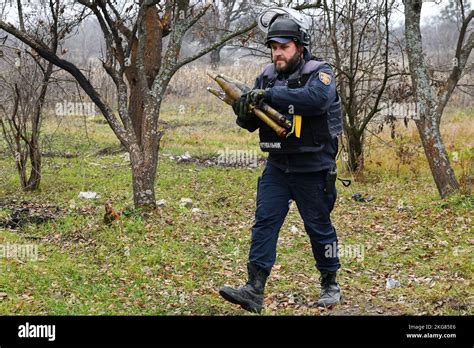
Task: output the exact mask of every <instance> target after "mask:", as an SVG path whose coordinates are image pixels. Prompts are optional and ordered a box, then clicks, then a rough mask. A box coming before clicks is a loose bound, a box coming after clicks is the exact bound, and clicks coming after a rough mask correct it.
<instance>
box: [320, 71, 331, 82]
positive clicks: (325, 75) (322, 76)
mask: <svg viewBox="0 0 474 348" xmlns="http://www.w3.org/2000/svg"><path fill="white" fill-rule="evenodd" d="M319 80H320V81H321V82H322V83H324V84H325V85H326V86H329V84H330V83H331V80H332V78H331V75H329V74H328V73H325V72H322V71H321V72H320V73H319Z"/></svg>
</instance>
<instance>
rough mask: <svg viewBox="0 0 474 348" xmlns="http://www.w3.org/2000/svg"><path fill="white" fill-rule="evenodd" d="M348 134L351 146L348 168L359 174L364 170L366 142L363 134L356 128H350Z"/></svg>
mask: <svg viewBox="0 0 474 348" xmlns="http://www.w3.org/2000/svg"><path fill="white" fill-rule="evenodd" d="M346 134H347V135H346V136H347V141H348V147H349V148H348V149H347V151H348V152H349V153H348V156H349V158H348V162H347V166H348V170H349V171H351V172H352V173H354V175H355V176H358V175H359V173H362V171H363V170H364V142H363V139H362V135H361V134H360V133H359V132H357V131H355V130H350V131H349V132H347V133H346Z"/></svg>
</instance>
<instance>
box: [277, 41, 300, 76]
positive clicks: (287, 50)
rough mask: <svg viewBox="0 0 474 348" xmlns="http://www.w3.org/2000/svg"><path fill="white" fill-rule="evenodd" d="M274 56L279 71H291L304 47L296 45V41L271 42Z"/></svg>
mask: <svg viewBox="0 0 474 348" xmlns="http://www.w3.org/2000/svg"><path fill="white" fill-rule="evenodd" d="M270 47H271V49H272V58H273V62H274V63H275V67H276V70H277V71H278V72H282V73H285V72H289V71H291V70H292V69H293V68H294V66H295V65H296V64H297V63H298V61H299V58H300V57H301V56H302V48H301V47H298V46H296V43H295V42H294V41H290V42H288V43H284V44H281V43H278V42H275V41H272V42H270Z"/></svg>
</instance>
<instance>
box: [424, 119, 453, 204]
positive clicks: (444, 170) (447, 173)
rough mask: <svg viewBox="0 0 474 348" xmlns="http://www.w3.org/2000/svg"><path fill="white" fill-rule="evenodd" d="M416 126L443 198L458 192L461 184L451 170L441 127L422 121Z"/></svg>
mask: <svg viewBox="0 0 474 348" xmlns="http://www.w3.org/2000/svg"><path fill="white" fill-rule="evenodd" d="M416 126H417V128H418V132H419V134H420V138H421V143H422V144H423V149H424V150H425V154H426V158H427V160H428V164H429V166H430V169H431V173H432V175H433V179H434V181H435V183H436V187H437V188H438V192H439V194H440V196H441V198H444V197H446V196H447V195H448V194H450V193H452V192H455V191H458V190H459V183H458V182H457V180H456V176H455V175H454V171H453V169H452V168H451V164H450V162H449V157H448V153H447V152H446V147H445V146H444V144H443V140H442V139H441V134H440V131H439V125H438V124H436V123H435V122H434V123H430V122H422V121H421V120H420V121H416Z"/></svg>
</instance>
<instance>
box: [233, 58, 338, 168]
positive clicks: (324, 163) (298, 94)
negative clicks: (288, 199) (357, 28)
mask: <svg viewBox="0 0 474 348" xmlns="http://www.w3.org/2000/svg"><path fill="white" fill-rule="evenodd" d="M304 59H305V60H306V61H309V60H310V59H311V56H310V54H309V52H308V51H307V50H306V49H305V54H304ZM297 68H298V67H297ZM320 72H325V73H327V74H329V75H330V76H334V73H333V71H332V69H331V67H330V66H329V65H327V64H325V65H323V66H322V67H321V68H320V69H318V70H316V71H315V72H313V73H312V74H311V77H310V78H309V80H308V82H307V83H306V85H305V86H302V87H299V88H288V87H287V86H274V87H271V88H269V89H268V90H267V93H266V95H265V99H264V101H265V102H267V103H268V104H270V105H271V106H272V107H274V108H276V109H279V110H287V109H288V107H289V106H290V105H291V106H293V108H294V114H296V115H302V116H303V117H308V116H309V117H317V116H313V115H315V114H325V113H327V111H328V110H329V107H330V106H331V104H332V103H333V101H334V100H335V99H336V98H337V96H336V81H335V79H334V78H332V80H331V83H330V84H325V83H323V82H322V81H321V80H320V78H319V76H320V75H319V73H320ZM289 75H290V74H279V75H278V79H279V80H282V79H283V80H287V79H288V77H289ZM279 84H281V81H280V83H279ZM261 86H262V74H261V75H259V76H258V77H257V79H256V81H255V85H254V88H261ZM237 124H238V125H239V126H241V127H242V128H245V129H247V130H248V131H250V132H254V131H255V130H256V129H258V128H259V127H260V126H261V124H262V121H261V120H260V119H259V118H257V117H254V118H252V119H250V120H247V121H243V120H241V119H239V118H237ZM337 151H338V144H337V138H332V139H331V140H329V141H328V142H325V143H323V144H321V145H320V149H318V151H315V152H305V153H292V154H277V153H270V154H269V156H268V161H269V162H270V163H271V164H273V165H275V166H277V167H278V168H280V169H282V170H284V171H286V172H314V171H321V170H326V169H331V168H333V167H335V164H336V163H335V162H336V161H335V158H336V155H337Z"/></svg>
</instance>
